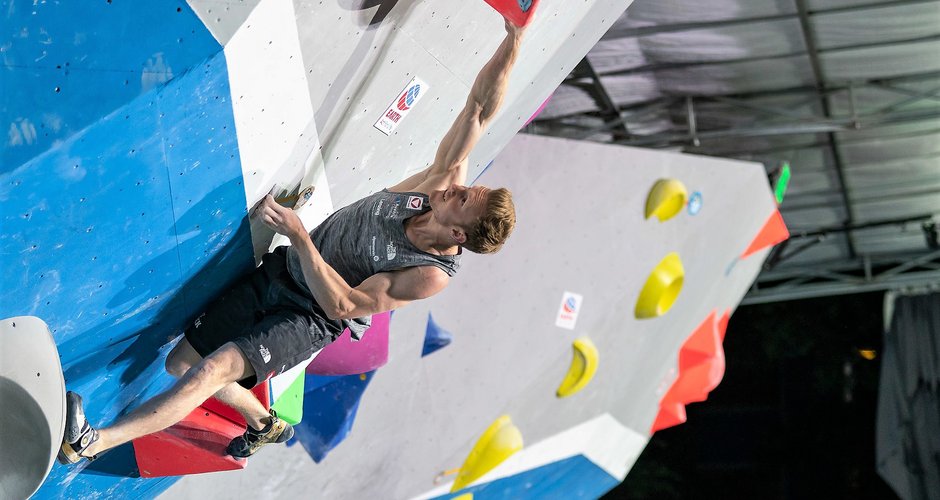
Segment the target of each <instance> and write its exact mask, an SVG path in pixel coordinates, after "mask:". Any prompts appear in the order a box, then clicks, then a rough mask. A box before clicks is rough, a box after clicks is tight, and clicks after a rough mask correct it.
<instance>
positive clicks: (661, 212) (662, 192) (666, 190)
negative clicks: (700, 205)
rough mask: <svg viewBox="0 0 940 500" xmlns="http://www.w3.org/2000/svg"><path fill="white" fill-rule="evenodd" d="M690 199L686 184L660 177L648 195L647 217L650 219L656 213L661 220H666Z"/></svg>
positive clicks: (680, 209)
mask: <svg viewBox="0 0 940 500" xmlns="http://www.w3.org/2000/svg"><path fill="white" fill-rule="evenodd" d="M688 200H689V193H688V191H686V189H685V185H683V184H682V183H681V182H679V181H677V180H675V179H660V180H658V181H656V184H653V189H650V194H649V196H647V197H646V214H645V217H646V218H647V219H649V218H650V217H652V216H654V215H655V216H656V218H657V219H659V222H665V221H667V220H669V219H671V218H673V217H675V216H676V215H677V214H678V213H679V212H681V211H682V207H684V206H685V205H686V203H687V202H688Z"/></svg>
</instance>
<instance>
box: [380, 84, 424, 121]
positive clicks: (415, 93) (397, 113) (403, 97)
mask: <svg viewBox="0 0 940 500" xmlns="http://www.w3.org/2000/svg"><path fill="white" fill-rule="evenodd" d="M428 88H430V87H428V84H426V83H424V82H423V81H421V80H420V79H418V77H414V78H412V79H411V81H410V82H408V85H405V88H404V89H402V91H401V92H399V93H398V97H396V98H395V99H394V100H392V103H391V104H389V106H388V109H386V110H385V113H383V114H382V117H381V118H379V121H377V122H375V125H374V127H375V128H377V129H379V130H380V131H381V132H382V133H383V134H385V135H391V134H392V131H393V130H395V127H397V126H398V124H399V123H401V122H402V120H404V119H405V116H407V115H408V113H409V112H410V111H411V108H413V107H414V106H415V105H416V104H418V100H419V99H421V96H423V95H424V94H425V93H427V91H428Z"/></svg>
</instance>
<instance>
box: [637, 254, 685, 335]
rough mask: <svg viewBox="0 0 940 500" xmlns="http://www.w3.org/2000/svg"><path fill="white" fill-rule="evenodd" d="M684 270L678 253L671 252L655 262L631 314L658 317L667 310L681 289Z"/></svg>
mask: <svg viewBox="0 0 940 500" xmlns="http://www.w3.org/2000/svg"><path fill="white" fill-rule="evenodd" d="M684 278H685V270H684V269H683V268H682V260H680V259H679V254H677V253H675V252H672V253H670V254H669V255H667V256H665V257H664V258H663V260H661V261H659V264H656V267H655V268H653V272H652V273H650V276H649V278H647V279H646V284H645V285H643V290H641V291H640V296H639V298H637V300H636V309H635V310H634V312H633V314H634V316H636V318H637V319H646V318H658V317H659V316H662V315H663V314H666V312H667V311H669V308H670V307H672V304H673V303H674V302H675V301H676V299H677V298H678V297H679V292H680V291H682V282H683V280H684Z"/></svg>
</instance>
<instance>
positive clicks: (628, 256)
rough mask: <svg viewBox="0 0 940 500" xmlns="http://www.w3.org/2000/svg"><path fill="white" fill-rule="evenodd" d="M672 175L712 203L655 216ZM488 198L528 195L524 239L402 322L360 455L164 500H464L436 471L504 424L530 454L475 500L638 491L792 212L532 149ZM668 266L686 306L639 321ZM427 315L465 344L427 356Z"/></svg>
mask: <svg viewBox="0 0 940 500" xmlns="http://www.w3.org/2000/svg"><path fill="white" fill-rule="evenodd" d="M663 177H669V178H675V179H678V180H681V181H682V182H683V183H684V184H685V185H686V187H687V188H688V190H689V191H690V192H698V193H699V194H700V195H701V200H702V204H701V209H700V211H698V212H697V214H696V215H692V214H691V213H689V211H688V210H685V209H684V210H683V211H682V212H680V213H679V214H678V215H677V216H676V217H674V218H673V219H670V220H668V221H666V222H663V223H660V222H659V221H658V220H655V219H651V220H645V219H644V218H643V214H644V212H643V208H644V204H645V200H646V195H647V191H648V189H649V188H650V187H652V185H653V184H654V183H655V181H656V180H657V179H660V178H663ZM478 183H481V184H484V185H487V186H493V187H496V186H506V187H508V188H510V189H511V190H512V191H513V193H514V196H515V199H516V204H517V214H518V220H519V222H518V226H517V228H516V231H515V233H514V234H513V236H512V237H511V238H510V240H509V242H508V243H507V245H506V247H505V248H504V249H503V250H502V251H501V252H500V253H498V254H496V255H492V256H478V255H473V254H467V255H466V256H465V258H464V260H463V267H462V269H461V271H460V273H459V274H458V275H457V276H456V277H455V278H454V280H452V282H451V285H450V286H449V287H448V288H447V289H446V290H445V291H444V292H442V293H441V294H439V295H437V296H435V297H432V298H430V299H427V300H424V301H421V302H416V303H413V304H410V305H408V306H407V307H405V308H403V309H400V310H398V311H396V312H395V314H394V315H393V316H392V321H391V338H390V344H391V345H390V353H389V363H388V365H386V366H385V367H383V368H381V369H379V370H378V371H377V372H376V373H375V375H374V377H373V378H372V379H371V382H370V385H369V388H368V390H367V391H366V392H365V393H364V395H363V397H362V401H361V402H360V404H359V410H358V415H357V418H356V422H355V425H354V427H353V429H352V432H351V433H350V434H349V436H348V437H347V439H346V441H344V442H343V443H341V444H340V445H339V446H338V447H336V448H335V449H334V450H332V451H331V452H330V454H328V455H327V456H326V457H325V459H323V460H322V461H320V462H319V463H314V462H313V461H312V460H311V459H310V458H309V457H308V456H307V455H305V454H304V452H303V451H302V450H300V449H299V447H292V448H287V449H283V448H281V449H276V448H274V449H265V450H263V451H262V452H261V453H260V454H259V456H257V457H255V458H253V459H252V463H251V465H250V467H249V468H248V469H247V470H245V471H241V472H237V473H220V474H214V475H211V476H204V477H191V478H186V479H185V480H183V481H180V482H179V483H177V484H176V485H174V486H173V488H171V489H170V490H169V491H168V492H167V493H166V494H165V497H166V498H180V499H182V498H197V497H200V496H205V495H209V494H210V493H217V492H220V491H222V492H226V493H227V494H231V495H234V494H236V492H238V491H242V490H246V489H259V488H260V493H258V496H261V497H263V498H274V497H275V496H287V497H292V496H300V495H304V494H309V492H316V493H315V496H316V497H318V498H320V497H322V498H411V497H418V496H421V497H435V496H438V495H443V494H444V493H446V491H447V489H448V488H447V485H446V484H444V485H442V486H441V487H436V486H435V484H434V479H435V477H436V476H437V475H438V473H440V472H442V471H446V470H449V469H453V468H455V467H459V466H460V465H461V463H462V462H463V460H464V458H465V457H466V455H467V454H468V453H469V452H470V449H471V448H472V446H473V444H474V442H475V441H476V439H477V438H478V437H479V436H480V434H481V433H482V432H483V431H484V429H486V427H487V426H488V425H489V424H490V423H491V422H493V421H494V420H495V419H496V418H497V417H499V416H500V415H503V414H508V415H510V416H511V417H512V420H513V422H514V423H515V424H516V425H517V426H518V427H519V430H520V431H521V433H522V435H523V438H524V441H525V443H526V448H524V449H523V450H522V451H521V452H519V453H517V454H516V455H513V456H512V457H510V459H509V460H507V461H506V462H503V464H501V465H500V466H499V467H497V468H496V469H494V470H493V471H491V472H490V473H489V474H488V475H486V476H484V477H482V478H481V479H480V480H479V481H478V482H476V483H474V485H473V486H471V487H470V490H473V491H474V495H475V496H474V497H475V498H477V497H479V498H524V497H530V498H535V497H537V495H539V494H540V493H544V491H543V490H540V489H537V488H540V487H541V486H538V485H541V484H543V483H544V484H555V485H556V487H557V488H558V490H557V491H559V492H562V491H563V492H566V493H567V492H577V491H583V492H584V493H585V495H586V496H588V497H595V496H598V495H600V494H601V493H602V492H603V491H606V490H607V489H609V488H610V487H612V486H613V485H615V484H617V482H619V481H621V480H623V478H624V476H625V475H626V474H627V471H628V470H629V469H630V467H631V466H632V465H633V462H634V461H635V460H636V458H637V456H638V455H639V453H640V451H641V450H642V449H643V447H644V446H645V444H646V441H647V440H648V439H649V435H650V427H651V425H652V423H653V420H654V418H655V417H656V415H657V412H658V406H659V402H660V399H661V398H662V397H663V395H664V394H665V392H666V391H667V390H668V389H669V387H670V385H671V384H672V383H673V381H674V380H675V378H676V375H677V351H678V350H679V348H680V346H681V345H682V343H683V341H684V340H685V339H686V338H687V337H688V336H689V335H690V334H691V333H692V332H693V330H694V329H695V328H696V327H697V326H698V325H699V324H700V323H701V322H702V320H704V319H705V318H706V317H707V316H708V315H709V314H710V313H711V312H712V311H713V310H718V311H719V312H724V311H725V310H727V309H731V310H734V308H735V307H736V305H737V304H738V302H739V301H740V299H741V297H743V295H744V293H745V292H746V291H747V289H748V287H749V286H750V284H751V283H752V281H753V280H754V278H755V277H756V275H757V273H758V271H759V269H760V266H761V264H762V262H763V259H764V257H765V256H766V250H764V251H760V252H758V253H756V254H753V255H751V256H749V257H747V258H745V259H740V258H739V256H740V255H741V254H742V253H743V252H744V250H745V249H746V248H747V247H748V246H749V244H750V243H751V241H752V239H753V238H754V237H755V235H756V234H757V233H758V231H759V230H760V229H761V227H762V225H763V224H764V221H766V220H767V218H768V216H769V215H770V214H771V213H773V212H774V210H775V208H776V207H775V203H774V200H773V195H772V193H771V191H770V187H769V185H768V183H767V180H766V175H765V173H764V170H763V167H762V166H761V165H759V164H755V163H747V162H739V161H730V160H720V159H715V158H705V157H695V156H690V155H680V154H674V153H664V152H657V151H648V150H642V149H631V148H622V147H611V146H602V145H597V144H589V143H578V142H573V141H566V140H559V139H548V138H544V137H535V136H525V135H521V136H517V137H516V138H515V139H513V141H512V142H511V143H510V144H509V146H507V148H506V149H505V150H504V151H503V152H502V153H501V154H500V156H498V157H497V158H496V160H495V161H494V163H493V165H492V166H491V167H490V168H489V169H488V170H487V171H486V172H485V173H484V174H483V175H482V176H481V177H480V178H479V180H478ZM669 252H678V253H679V254H680V256H681V258H682V261H683V263H684V266H685V284H684V286H683V288H682V291H681V293H680V295H679V297H678V299H677V300H676V302H675V304H674V305H673V307H672V309H671V310H669V312H668V313H666V314H665V315H664V316H662V317H659V318H654V319H647V320H637V319H634V317H633V307H634V304H635V302H636V300H637V296H638V294H639V291H640V289H641V287H642V286H643V283H644V282H645V280H646V278H647V276H648V274H649V272H650V271H651V269H652V267H653V266H655V265H656V263H657V262H659V260H660V259H661V258H662V257H663V256H664V255H665V254H667V253H669ZM566 291H570V292H574V293H578V294H580V295H582V296H583V301H582V303H581V305H580V311H579V316H578V319H577V322H576V324H575V327H574V329H571V330H569V329H564V328H559V327H557V326H555V321H556V318H557V316H558V312H559V303H560V301H561V299H562V296H563V294H564V292H566ZM429 314H433V318H434V322H435V323H436V324H437V325H438V326H440V327H441V328H444V329H446V330H447V331H449V332H450V333H451V334H452V335H453V341H452V342H451V344H450V345H448V346H446V347H444V348H442V349H440V350H439V351H436V352H434V353H432V354H430V355H428V356H426V357H422V356H421V353H422V348H423V344H424V338H425V332H426V329H427V325H428V321H429ZM580 336H588V337H590V338H591V339H592V340H593V342H594V343H595V344H596V345H597V348H598V350H599V354H600V363H599V368H598V371H597V373H596V375H595V376H594V379H593V381H592V382H591V383H590V384H589V385H588V386H587V387H586V388H585V389H583V390H582V391H581V392H579V393H577V394H575V395H573V396H571V397H569V398H565V399H558V398H556V397H555V389H556V388H557V387H558V385H559V384H560V382H561V380H562V378H563V377H564V375H565V372H566V371H567V369H568V366H569V362H570V359H571V343H572V341H573V340H574V339H575V338H577V337H580ZM703 404H707V403H703ZM579 457H580V458H579ZM572 474H574V475H572ZM577 474H583V475H584V477H585V478H593V479H591V481H597V482H594V483H592V484H595V485H596V486H594V487H587V486H584V485H582V484H580V482H578V481H576V480H575V479H574V478H576V477H578V476H577ZM451 479H452V477H451ZM262 485H263V486H262ZM525 485H529V487H528V488H527V487H526V486H525ZM585 488H587V489H585ZM253 491H254V490H253Z"/></svg>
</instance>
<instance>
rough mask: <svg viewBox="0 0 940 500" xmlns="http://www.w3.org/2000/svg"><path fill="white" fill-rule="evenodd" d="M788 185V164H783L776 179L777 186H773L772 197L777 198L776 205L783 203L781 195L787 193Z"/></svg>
mask: <svg viewBox="0 0 940 500" xmlns="http://www.w3.org/2000/svg"><path fill="white" fill-rule="evenodd" d="M789 184H790V164H789V163H784V164H783V168H782V169H780V177H779V178H778V179H777V185H776V186H774V197H775V198H777V205H779V204H781V203H783V195H784V194H786V192H787V185H789Z"/></svg>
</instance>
